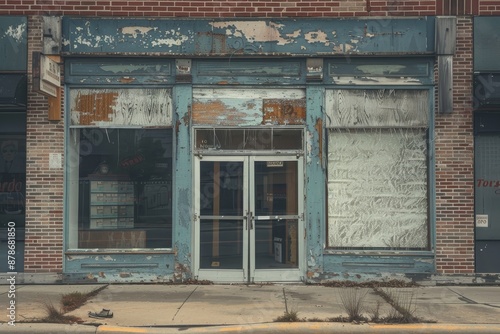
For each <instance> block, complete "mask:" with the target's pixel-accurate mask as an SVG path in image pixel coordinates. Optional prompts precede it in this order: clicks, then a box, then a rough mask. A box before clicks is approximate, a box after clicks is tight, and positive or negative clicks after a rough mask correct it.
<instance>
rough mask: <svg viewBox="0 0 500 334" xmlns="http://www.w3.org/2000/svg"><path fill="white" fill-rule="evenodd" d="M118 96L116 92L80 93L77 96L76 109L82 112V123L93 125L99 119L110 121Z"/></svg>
mask: <svg viewBox="0 0 500 334" xmlns="http://www.w3.org/2000/svg"><path fill="white" fill-rule="evenodd" d="M117 97H118V93H116V92H106V93H96V94H89V95H86V94H79V95H78V96H77V98H76V108H75V111H76V112H78V113H80V125H91V124H94V123H95V122H99V121H104V122H109V121H110V115H112V114H113V112H114V111H113V106H114V105H115V104H116V98H117Z"/></svg>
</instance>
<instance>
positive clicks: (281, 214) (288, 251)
mask: <svg viewBox="0 0 500 334" xmlns="http://www.w3.org/2000/svg"><path fill="white" fill-rule="evenodd" d="M297 167H298V164H297V161H279V160H272V161H255V164H254V188H255V191H254V205H255V241H254V242H255V247H254V249H255V251H254V253H255V254H254V256H255V269H283V268H298V248H299V247H298V218H299V217H298V182H297V180H298V178H297V176H298V173H297Z"/></svg>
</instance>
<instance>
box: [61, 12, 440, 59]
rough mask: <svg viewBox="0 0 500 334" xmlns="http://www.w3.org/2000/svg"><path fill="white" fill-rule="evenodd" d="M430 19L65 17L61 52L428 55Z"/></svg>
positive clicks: (430, 50) (431, 32) (431, 40)
mask: <svg viewBox="0 0 500 334" xmlns="http://www.w3.org/2000/svg"><path fill="white" fill-rule="evenodd" d="M433 50H434V18H433V17H422V18H398V19H373V18H369V19H359V18H356V19H318V18H315V19H300V20H299V19H273V20H271V19H248V20H178V19H177V20H175V19H135V18H131V19H98V18H68V17H66V18H64V19H63V52H64V53H71V54H103V55H104V54H106V55H107V54H117V53H135V54H138V53H139V54H145V53H148V54H150V53H158V54H161V55H165V56H179V55H183V56H190V55H191V56H203V55H212V56H213V55H220V56H237V55H246V56H249V55H255V56H258V55H285V56H287V55H307V56H328V55H345V54H359V55H362V54H374V53H377V54H401V53H411V54H429V53H433Z"/></svg>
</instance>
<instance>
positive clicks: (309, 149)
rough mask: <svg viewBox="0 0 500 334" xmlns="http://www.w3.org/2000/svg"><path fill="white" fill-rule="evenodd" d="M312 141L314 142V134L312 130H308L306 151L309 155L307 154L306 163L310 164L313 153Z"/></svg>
mask: <svg viewBox="0 0 500 334" xmlns="http://www.w3.org/2000/svg"><path fill="white" fill-rule="evenodd" d="M312 142H313V134H312V133H311V131H307V133H306V152H308V153H307V155H306V163H308V164H310V163H311V161H312V157H311V154H312V147H313V145H312Z"/></svg>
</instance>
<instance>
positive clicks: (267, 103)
mask: <svg viewBox="0 0 500 334" xmlns="http://www.w3.org/2000/svg"><path fill="white" fill-rule="evenodd" d="M263 113H264V115H263V118H262V124H274V125H303V124H305V121H306V100H305V99H301V100H277V99H276V100H275V99H273V100H267V99H266V100H263Z"/></svg>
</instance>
